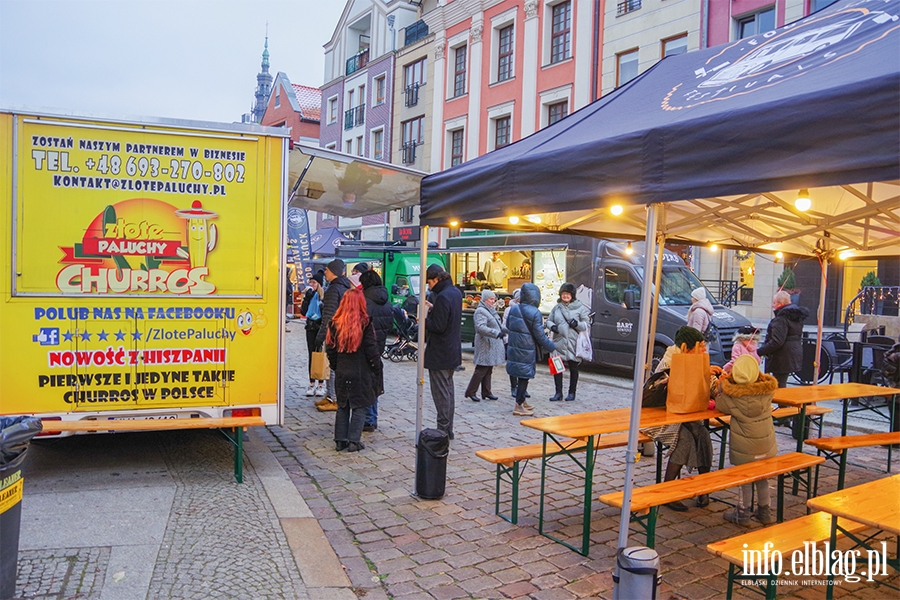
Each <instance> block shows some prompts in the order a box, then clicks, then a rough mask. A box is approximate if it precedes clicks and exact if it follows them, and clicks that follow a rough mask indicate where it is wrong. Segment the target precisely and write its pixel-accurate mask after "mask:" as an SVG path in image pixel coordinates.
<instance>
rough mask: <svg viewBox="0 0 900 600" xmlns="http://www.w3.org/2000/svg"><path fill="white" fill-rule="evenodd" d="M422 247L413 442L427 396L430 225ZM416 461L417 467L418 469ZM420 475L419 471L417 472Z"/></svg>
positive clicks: (425, 228) (424, 235)
mask: <svg viewBox="0 0 900 600" xmlns="http://www.w3.org/2000/svg"><path fill="white" fill-rule="evenodd" d="M421 237H422V241H421V242H420V243H421V244H422V249H421V251H420V252H419V307H418V309H417V310H418V311H419V315H418V320H419V339H418V344H419V352H418V353H417V359H416V431H415V434H414V436H413V444H414V445H415V444H418V443H419V432H420V431H422V408H423V404H424V403H423V399H424V397H425V314H426V313H427V311H426V310H425V293H426V292H427V291H428V283H427V282H426V281H425V272H426V271H427V270H428V225H423V226H422V236H421ZM418 462H419V461H416V468H417V469H418ZM416 475H418V473H416Z"/></svg>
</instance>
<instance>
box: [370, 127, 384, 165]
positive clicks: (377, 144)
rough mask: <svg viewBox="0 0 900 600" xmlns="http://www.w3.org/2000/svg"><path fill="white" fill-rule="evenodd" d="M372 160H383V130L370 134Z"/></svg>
mask: <svg viewBox="0 0 900 600" xmlns="http://www.w3.org/2000/svg"><path fill="white" fill-rule="evenodd" d="M372 158H374V159H375V160H383V159H384V130H383V129H379V130H378V131H373V132H372Z"/></svg>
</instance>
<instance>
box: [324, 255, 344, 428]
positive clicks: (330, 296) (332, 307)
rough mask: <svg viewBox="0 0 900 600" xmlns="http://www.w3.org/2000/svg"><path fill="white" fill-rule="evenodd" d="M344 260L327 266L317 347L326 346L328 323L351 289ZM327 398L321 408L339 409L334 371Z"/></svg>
mask: <svg viewBox="0 0 900 600" xmlns="http://www.w3.org/2000/svg"><path fill="white" fill-rule="evenodd" d="M344 272H345V267H344V261H342V260H341V259H339V258H336V259H334V260H333V261H331V262H330V263H328V265H327V266H326V267H325V281H327V282H328V287H327V288H326V289H325V298H324V299H323V300H322V324H321V325H320V326H319V334H318V335H317V336H316V347H317V348H324V347H325V335H326V334H327V333H328V324H329V323H331V317H333V316H334V313H335V312H336V311H337V309H338V306H339V305H340V303H341V298H343V297H344V292H346V291H347V290H349V289H350V286H351V284H350V280H349V279H347V277H346V276H345V275H344ZM326 390H327V391H326V392H325V398H324V399H323V400H322V401H321V404H320V403H319V402H317V403H316V408H318V409H319V410H322V411H325V410H337V396H336V395H335V393H334V371H332V372H331V377H329V378H328V384H327V385H326Z"/></svg>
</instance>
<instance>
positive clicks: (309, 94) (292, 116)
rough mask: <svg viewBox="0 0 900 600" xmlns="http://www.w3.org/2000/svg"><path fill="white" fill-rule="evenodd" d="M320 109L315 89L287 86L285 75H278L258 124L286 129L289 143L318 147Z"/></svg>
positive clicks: (287, 80)
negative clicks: (289, 134)
mask: <svg viewBox="0 0 900 600" xmlns="http://www.w3.org/2000/svg"><path fill="white" fill-rule="evenodd" d="M321 107H322V92H321V91H320V90H319V88H314V87H310V86H307V85H299V84H296V83H291V80H290V79H288V76H287V74H285V73H278V75H277V76H276V77H275V83H274V84H273V85H272V92H271V93H270V94H269V98H268V103H267V104H266V110H265V112H264V113H263V116H262V119H261V121H260V124H261V125H266V126H269V127H287V128H288V129H290V131H291V141H292V142H303V143H305V144H310V145H313V146H318V145H319V128H320V126H321V123H320V120H319V113H320V112H321Z"/></svg>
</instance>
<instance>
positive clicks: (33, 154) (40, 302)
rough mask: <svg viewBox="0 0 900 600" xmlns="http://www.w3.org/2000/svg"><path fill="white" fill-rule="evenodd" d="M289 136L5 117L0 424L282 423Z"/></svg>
mask: <svg viewBox="0 0 900 600" xmlns="http://www.w3.org/2000/svg"><path fill="white" fill-rule="evenodd" d="M287 152H288V138H287V132H286V130H284V129H273V128H266V127H259V126H253V125H240V124H227V125H226V124H213V123H200V122H188V121H166V120H161V119H153V120H149V119H148V120H139V119H135V120H111V119H100V118H85V117H72V116H63V115H51V114H39V113H26V112H15V111H0V165H2V169H3V174H2V177H0V198H2V211H0V269H2V270H3V272H2V275H0V415H34V416H38V417H40V418H41V419H43V420H44V421H45V430H47V429H52V427H48V426H47V424H46V421H48V420H54V419H57V420H66V421H71V420H83V419H129V420H135V419H185V418H198V417H199V418H203V417H206V418H220V417H249V416H256V417H262V418H263V419H264V420H265V422H266V423H267V424H280V423H281V422H282V418H283V405H282V398H283V390H282V379H283V378H282V369H283V365H282V346H283V341H284V340H283V335H284V325H283V324H284V318H285V301H284V298H285V289H284V287H285V277H284V271H283V261H284V244H283V240H284V231H283V227H284V223H285V219H284V218H283V217H284V211H285V206H286V199H285V195H286V187H287V175H286V164H287Z"/></svg>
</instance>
